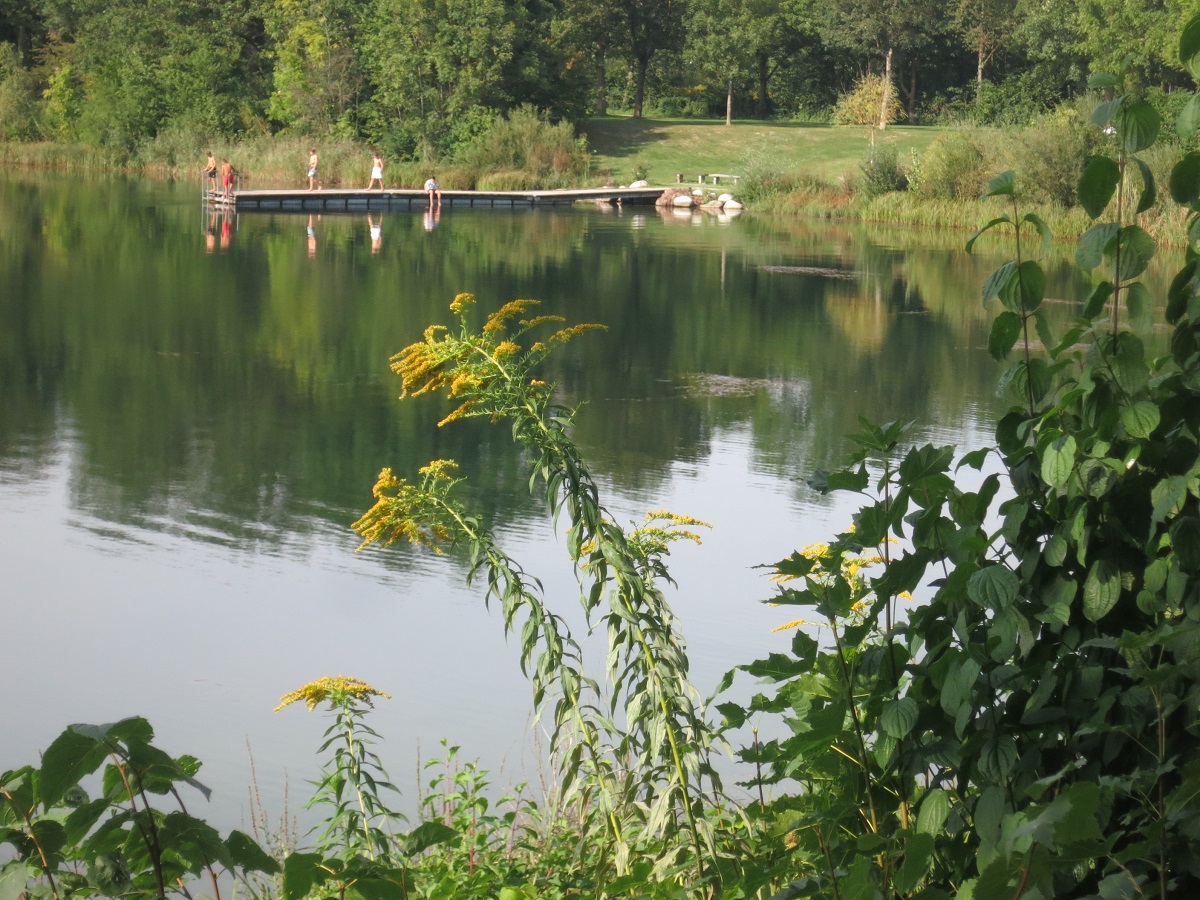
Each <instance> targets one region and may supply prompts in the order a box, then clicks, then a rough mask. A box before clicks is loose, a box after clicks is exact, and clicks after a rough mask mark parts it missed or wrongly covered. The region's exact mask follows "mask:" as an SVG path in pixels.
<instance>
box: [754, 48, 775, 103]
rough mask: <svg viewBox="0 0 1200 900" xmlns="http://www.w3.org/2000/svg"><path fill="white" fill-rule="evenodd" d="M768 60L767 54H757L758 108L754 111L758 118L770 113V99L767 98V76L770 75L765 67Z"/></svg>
mask: <svg viewBox="0 0 1200 900" xmlns="http://www.w3.org/2000/svg"><path fill="white" fill-rule="evenodd" d="M768 62H769V60H768V59H767V54H765V53H759V54H758V109H757V110H755V112H756V113H757V115H758V117H759V118H760V119H765V118H766V117H767V116H768V115H770V113H771V110H770V108H769V103H770V100H769V99H768V98H767V78H769V77H770V72H769V71H768V69H767V63H768Z"/></svg>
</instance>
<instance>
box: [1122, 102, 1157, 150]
mask: <svg viewBox="0 0 1200 900" xmlns="http://www.w3.org/2000/svg"><path fill="white" fill-rule="evenodd" d="M1116 125H1117V136H1118V137H1119V138H1120V139H1121V146H1122V147H1124V148H1125V152H1127V153H1139V152H1141V151H1142V150H1145V149H1146V148H1147V147H1149V146H1150V145H1151V144H1153V143H1154V141H1155V140H1156V139H1157V138H1158V130H1159V128H1161V127H1162V116H1160V115H1159V114H1158V110H1156V109H1155V108H1154V107H1153V106H1151V105H1150V104H1149V103H1147V102H1146V101H1145V100H1134V101H1133V102H1132V103H1127V104H1125V105H1124V106H1122V107H1121V109H1119V110H1118V111H1117V115H1116Z"/></svg>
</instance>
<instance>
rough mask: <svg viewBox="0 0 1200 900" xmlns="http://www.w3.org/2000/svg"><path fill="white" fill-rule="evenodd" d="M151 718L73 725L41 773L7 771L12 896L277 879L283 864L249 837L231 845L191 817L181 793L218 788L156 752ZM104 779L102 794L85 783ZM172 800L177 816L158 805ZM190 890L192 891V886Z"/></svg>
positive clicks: (237, 835)
mask: <svg viewBox="0 0 1200 900" xmlns="http://www.w3.org/2000/svg"><path fill="white" fill-rule="evenodd" d="M153 739H154V731H153V730H152V729H151V727H150V724H149V723H148V722H146V720H145V719H140V718H131V719H122V720H121V721H120V722H114V723H111V724H108V725H72V726H71V727H70V728H68V729H67V730H66V731H64V732H63V733H62V734H60V735H59V736H58V737H57V738H56V739H55V740H54V742H53V743H52V744H51V745H50V746H49V747H47V748H46V751H45V753H44V754H43V755H42V761H41V762H42V764H41V767H40V768H35V767H33V766H25V767H23V768H20V769H16V770H13V771H8V772H4V773H3V774H0V843H6V844H9V845H11V846H12V848H13V849H14V850H15V851H16V857H15V858H14V859H11V860H9V861H7V862H5V863H3V864H2V865H0V895H3V896H5V897H14V898H15V897H19V896H22V895H23V896H29V897H34V896H38V897H54V898H60V897H81V898H82V897H95V896H101V897H128V898H134V897H147V898H150V897H162V896H165V895H166V892H167V891H168V889H169V890H171V891H172V892H173V891H175V889H176V885H177V884H178V885H180V886H183V885H186V883H187V882H188V881H189V880H193V879H195V878H196V877H197V876H199V875H201V874H205V873H207V874H208V875H209V877H211V878H212V879H213V881H214V883H215V881H216V879H217V877H218V874H219V873H220V872H227V873H231V874H234V875H236V876H238V877H244V876H245V875H246V874H247V873H251V872H262V873H273V872H277V871H278V870H279V866H278V864H277V863H276V862H275V860H273V859H272V858H271V857H270V856H268V855H267V854H266V853H264V852H263V850H262V849H261V848H260V847H259V846H258V845H257V844H256V843H254V841H253V840H251V839H250V838H249V837H247V836H246V835H245V834H242V833H241V832H239V831H232V832H230V833H229V835H228V836H227V837H225V838H222V837H221V836H220V835H219V834H218V833H217V832H216V831H215V830H214V829H213V828H212V827H210V826H209V825H207V824H206V823H205V822H203V821H202V820H200V819H197V818H195V817H193V816H191V815H190V814H189V813H188V812H187V810H186V808H185V807H184V805H183V800H182V798H181V797H180V794H179V790H180V789H181V788H183V787H185V786H186V787H190V788H193V789H195V790H197V791H199V792H200V793H201V794H203V795H204V796H205V797H207V796H208V794H209V791H208V789H207V788H206V787H204V786H203V785H202V784H200V782H198V781H196V779H195V775H196V773H197V771H198V770H199V768H200V763H199V761H198V760H196V759H194V758H193V757H190V756H180V757H178V758H174V757H171V756H169V755H168V754H166V753H164V752H163V751H162V750H160V749H159V748H157V747H155V746H154V745H153V744H152V743H151V741H152V740H153ZM96 775H98V776H99V778H100V781H99V793H98V795H97V796H95V797H92V796H90V794H89V793H88V791H86V790H85V789H84V788H83V787H82V786H81V782H82V781H84V780H85V779H89V777H90V776H96ZM168 796H169V797H170V798H171V801H173V802H172V805H173V806H176V807H177V808H176V809H173V810H171V811H166V810H163V809H160V808H159V807H157V806H156V805H155V804H156V803H159V802H161V801H162V800H165V799H166V798H167V797H168ZM184 890H186V887H185V888H184Z"/></svg>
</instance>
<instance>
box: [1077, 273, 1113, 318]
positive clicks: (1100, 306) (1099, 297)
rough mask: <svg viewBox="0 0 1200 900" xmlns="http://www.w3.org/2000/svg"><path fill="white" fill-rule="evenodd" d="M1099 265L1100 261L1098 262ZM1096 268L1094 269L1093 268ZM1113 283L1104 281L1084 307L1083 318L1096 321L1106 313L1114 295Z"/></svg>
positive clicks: (1089, 297) (1094, 290)
mask: <svg viewBox="0 0 1200 900" xmlns="http://www.w3.org/2000/svg"><path fill="white" fill-rule="evenodd" d="M1096 264H1097V265H1099V260H1097V263H1096ZM1093 268H1094V267H1093ZM1113 290H1114V288H1113V283H1112V282H1111V281H1102V282H1100V283H1099V284H1098V285H1096V287H1095V288H1093V290H1092V293H1091V294H1090V295H1089V296H1088V298H1087V302H1086V303H1084V305H1083V317H1084V318H1085V319H1094V318H1096V316H1098V315H1100V313H1102V312H1103V311H1104V307H1105V306H1107V305H1108V301H1109V298H1110V297H1112V295H1113Z"/></svg>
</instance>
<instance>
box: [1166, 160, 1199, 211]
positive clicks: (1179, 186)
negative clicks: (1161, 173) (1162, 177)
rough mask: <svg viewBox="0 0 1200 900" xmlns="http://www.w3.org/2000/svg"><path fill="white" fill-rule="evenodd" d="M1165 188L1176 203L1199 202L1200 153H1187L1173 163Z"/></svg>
mask: <svg viewBox="0 0 1200 900" xmlns="http://www.w3.org/2000/svg"><path fill="white" fill-rule="evenodd" d="M1167 188H1168V190H1170V192H1171V199H1172V200H1174V201H1175V202H1176V203H1183V204H1188V203H1195V202H1196V201H1197V200H1200V153H1198V152H1196V151H1195V150H1192V151H1189V152H1188V153H1185V154H1184V155H1183V159H1181V160H1179V162H1177V163H1175V165H1174V167H1172V169H1171V175H1170V177H1169V178H1168V179H1167Z"/></svg>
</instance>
